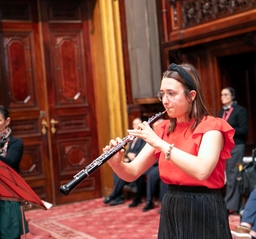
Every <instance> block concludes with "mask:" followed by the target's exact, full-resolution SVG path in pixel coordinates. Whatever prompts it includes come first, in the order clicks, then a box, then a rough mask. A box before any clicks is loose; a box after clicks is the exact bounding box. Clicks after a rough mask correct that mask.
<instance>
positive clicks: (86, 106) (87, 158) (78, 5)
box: [0, 0, 101, 204]
mask: <svg viewBox="0 0 256 239" xmlns="http://www.w3.org/2000/svg"><path fill="white" fill-rule="evenodd" d="M2 2H4V1H2ZM54 2H55V4H54ZM74 2H75V3H74ZM56 3H57V4H56ZM0 4H1V1H0ZM86 4H87V3H86V1H70V0H69V1H65V4H63V3H62V2H59V1H46V0H45V1H44V0H42V1H41V0H40V1H39V2H38V4H37V1H36V0H27V1H23V2H22V3H17V1H11V0H10V1H8V4H1V5H0V6H1V8H3V9H6V11H3V12H4V14H3V19H4V18H6V21H4V20H2V22H1V26H0V29H1V44H2V46H1V59H2V60H3V64H2V68H0V69H2V71H1V75H3V77H2V80H0V81H1V85H2V86H3V88H2V86H1V94H2V96H1V97H0V100H1V101H2V102H4V104H5V105H7V106H8V108H9V110H10V111H11V117H12V129H13V132H14V134H15V136H18V137H21V138H22V139H23V142H24V144H25V152H24V156H23V159H22V164H21V175H22V176H23V178H25V180H26V181H27V182H28V183H29V184H30V186H31V187H32V188H33V189H34V190H35V191H36V192H37V194H38V195H39V196H40V197H41V198H42V199H44V200H46V201H49V202H51V203H54V204H62V203H67V202H73V201H80V200H83V199H91V198H95V197H99V196H101V185H100V174H99V171H98V172H97V171H96V172H95V173H94V174H93V175H91V177H89V178H88V179H86V180H84V182H82V183H81V184H80V185H78V186H77V187H76V188H75V189H74V190H73V191H72V192H71V193H70V195H69V196H63V195H62V194H61V193H60V191H59V188H60V186H61V185H63V184H66V183H67V182H69V181H70V180H72V179H73V176H74V175H75V174H76V173H77V172H79V171H80V170H82V169H83V168H84V167H85V166H86V165H88V164H89V163H90V162H92V160H93V159H95V158H96V157H98V156H99V155H98V147H97V131H96V119H95V114H94V97H93V80H92V79H93V78H92V73H91V66H90V54H89V52H90V42H89V40H88V39H87V33H88V31H89V27H88V24H87V20H85V19H86V14H88V13H87V12H86V9H87V6H86ZM13 11H17V12H16V14H15V13H14V12H13ZM8 13H10V15H9V16H8ZM5 14H6V15H5ZM37 16H40V17H41V19H37ZM13 17H14V18H17V19H12V18H13ZM8 20H12V22H9V21H8ZM15 20H17V21H15ZM18 20H19V21H18ZM2 89H4V90H2Z"/></svg>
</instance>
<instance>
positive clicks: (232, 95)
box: [223, 87, 236, 100]
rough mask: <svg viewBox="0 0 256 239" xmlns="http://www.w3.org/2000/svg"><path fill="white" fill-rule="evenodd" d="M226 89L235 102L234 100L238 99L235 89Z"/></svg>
mask: <svg viewBox="0 0 256 239" xmlns="http://www.w3.org/2000/svg"><path fill="white" fill-rule="evenodd" d="M224 89H226V90H228V91H229V92H230V94H231V97H232V100H234V99H235V98H236V91H235V89H234V88H232V87H226V88H224ZM224 89H223V90H224Z"/></svg>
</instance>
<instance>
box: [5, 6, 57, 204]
mask: <svg viewBox="0 0 256 239" xmlns="http://www.w3.org/2000/svg"><path fill="white" fill-rule="evenodd" d="M36 6H37V5H36V1H34V3H33V2H28V1H23V2H22V3H19V4H14V2H13V1H8V2H6V1H0V12H1V14H2V19H1V22H0V35H1V38H0V40H1V41H0V42H1V44H0V53H1V67H0V70H1V72H0V75H1V77H0V85H1V86H0V87H1V104H4V105H5V106H6V107H7V108H8V109H9V111H10V115H11V129H12V131H13V135H14V136H15V137H20V138H22V140H23V142H24V154H23V158H22V162H21V165H20V169H21V172H20V174H21V176H22V177H23V178H24V179H25V180H26V181H27V182H28V184H29V185H30V186H31V187H32V188H33V189H34V191H35V192H36V193H37V194H38V195H39V196H40V198H41V199H43V200H46V201H49V202H53V199H52V186H51V181H52V180H51V164H50V154H49V152H50V150H49V145H48V135H47V134H44V133H43V132H44V131H43V132H42V129H43V128H42V123H43V122H44V121H46V120H47V108H48V106H47V99H46V89H45V88H44V87H42V86H43V85H45V84H44V78H43V70H42V65H43V62H42V55H41V46H40V31H39V24H34V23H35V22H38V19H37V14H36V11H37V8H36ZM32 13H33V14H32Z"/></svg>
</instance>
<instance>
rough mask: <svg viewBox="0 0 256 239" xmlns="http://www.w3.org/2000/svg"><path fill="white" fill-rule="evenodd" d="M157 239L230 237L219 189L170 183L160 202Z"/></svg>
mask: <svg viewBox="0 0 256 239" xmlns="http://www.w3.org/2000/svg"><path fill="white" fill-rule="evenodd" d="M158 238H159V239H232V236H231V233H230V229H229V223H228V213H227V207H226V204H225V201H224V199H223V196H222V195H221V192H220V190H217V189H209V188H207V187H190V186H178V185H169V188H168V191H167V193H166V194H165V196H164V198H163V201H162V209H161V217H160V225H159V231H158Z"/></svg>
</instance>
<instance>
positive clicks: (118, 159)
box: [103, 138, 125, 167]
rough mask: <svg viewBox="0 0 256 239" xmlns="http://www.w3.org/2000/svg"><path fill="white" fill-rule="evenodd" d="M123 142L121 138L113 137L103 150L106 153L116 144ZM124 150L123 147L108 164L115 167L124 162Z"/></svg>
mask: <svg viewBox="0 0 256 239" xmlns="http://www.w3.org/2000/svg"><path fill="white" fill-rule="evenodd" d="M121 142H122V140H121V138H116V139H115V140H114V139H111V140H110V141H109V145H106V146H105V147H104V148H103V152H104V153H105V152H107V151H109V150H110V149H112V148H114V147H115V146H117V145H118V143H121ZM124 151H125V150H124V149H121V150H120V151H119V152H117V153H116V154H115V155H113V156H112V157H111V158H110V159H109V160H108V164H109V165H110V167H114V166H117V165H120V164H121V163H122V159H123V157H124Z"/></svg>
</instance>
